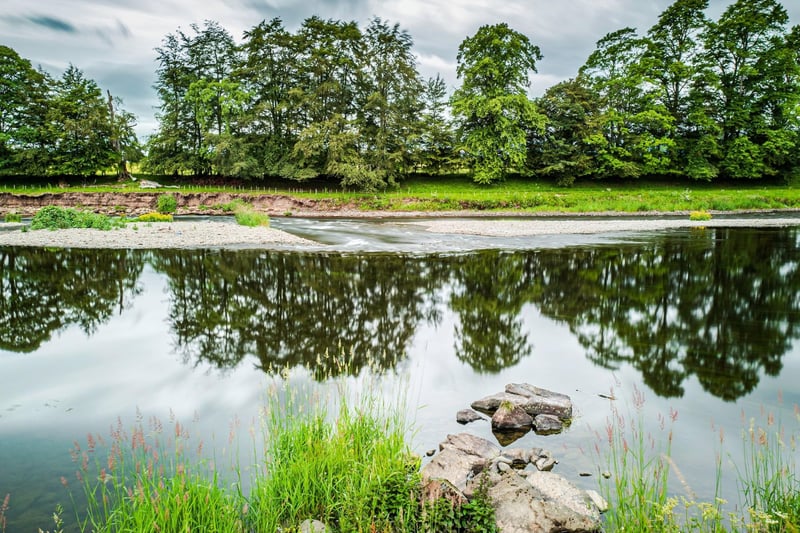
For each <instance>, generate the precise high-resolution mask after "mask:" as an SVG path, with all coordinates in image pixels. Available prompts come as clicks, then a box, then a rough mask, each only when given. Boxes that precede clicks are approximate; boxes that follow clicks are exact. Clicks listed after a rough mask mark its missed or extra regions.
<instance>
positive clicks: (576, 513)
mask: <svg viewBox="0 0 800 533" xmlns="http://www.w3.org/2000/svg"><path fill="white" fill-rule="evenodd" d="M439 450H440V451H439V453H438V454H436V456H435V457H434V458H433V459H432V460H431V462H430V463H428V464H427V465H425V467H424V468H423V469H422V472H421V474H422V479H423V482H424V490H423V496H424V497H425V498H428V499H431V500H435V499H437V498H440V497H444V498H447V499H448V500H449V501H451V502H452V503H453V504H454V505H462V504H463V503H465V502H467V501H469V499H470V498H472V497H473V496H474V494H475V493H476V491H477V490H478V489H479V487H480V485H481V483H484V484H485V485H484V488H485V490H486V491H487V492H486V495H487V497H488V498H489V500H490V501H491V503H492V506H493V507H494V511H495V520H496V521H497V526H498V529H499V530H500V531H503V532H504V533H534V532H535V533H541V532H556V531H558V532H593V531H601V523H600V513H601V512H602V511H605V507H606V505H605V502H603V499H602V497H601V496H600V495H599V494H597V493H596V492H594V491H584V490H581V489H579V488H577V487H575V486H574V485H573V484H572V483H570V482H569V481H567V480H566V479H564V478H563V477H561V476H559V475H558V474H554V473H553V472H551V471H550V470H551V469H552V468H553V466H554V465H555V464H556V461H555V460H554V459H553V457H552V455H551V454H550V453H549V452H547V451H545V450H542V449H540V448H533V449H522V448H514V449H506V450H501V449H500V448H499V447H498V446H496V445H495V444H493V443H491V442H489V441H488V440H486V439H482V438H480V437H476V436H474V435H470V434H467V433H460V434H458V435H448V436H447V438H446V439H445V440H444V441H443V442H442V443H441V444H440V445H439Z"/></svg>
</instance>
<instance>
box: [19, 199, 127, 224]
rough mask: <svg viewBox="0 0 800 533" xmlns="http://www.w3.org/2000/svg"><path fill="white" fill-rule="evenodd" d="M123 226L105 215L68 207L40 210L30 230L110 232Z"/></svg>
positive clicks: (32, 221)
mask: <svg viewBox="0 0 800 533" xmlns="http://www.w3.org/2000/svg"><path fill="white" fill-rule="evenodd" d="M122 226H124V222H122V221H121V220H120V219H117V218H111V217H108V216H106V215H100V214H96V213H91V212H89V211H79V210H77V209H73V208H70V207H67V208H64V207H57V206H53V205H50V206H47V207H43V208H41V209H40V210H39V211H38V212H37V213H36V214H35V215H34V216H33V220H31V226H30V227H31V229H32V230H39V229H49V230H56V229H69V228H92V229H99V230H110V229H115V228H120V227H122Z"/></svg>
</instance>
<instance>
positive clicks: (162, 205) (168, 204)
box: [156, 194, 178, 215]
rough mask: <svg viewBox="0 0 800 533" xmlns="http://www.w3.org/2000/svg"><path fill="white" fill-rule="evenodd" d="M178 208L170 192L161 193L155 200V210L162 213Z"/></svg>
mask: <svg viewBox="0 0 800 533" xmlns="http://www.w3.org/2000/svg"><path fill="white" fill-rule="evenodd" d="M177 209H178V200H177V199H175V197H174V196H173V195H171V194H162V195H160V196H159V197H158V199H157V200H156V211H158V212H159V213H161V214H162V215H166V214H170V213H174V212H175V211H176V210H177Z"/></svg>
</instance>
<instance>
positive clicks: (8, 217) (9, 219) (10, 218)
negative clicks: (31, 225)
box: [3, 212, 22, 222]
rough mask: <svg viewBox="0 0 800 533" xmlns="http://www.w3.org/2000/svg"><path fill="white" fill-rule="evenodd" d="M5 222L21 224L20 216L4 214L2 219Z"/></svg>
mask: <svg viewBox="0 0 800 533" xmlns="http://www.w3.org/2000/svg"><path fill="white" fill-rule="evenodd" d="M3 220H5V221H6V222H22V215H20V214H18V213H14V212H9V213H6V214H5V216H4V217H3Z"/></svg>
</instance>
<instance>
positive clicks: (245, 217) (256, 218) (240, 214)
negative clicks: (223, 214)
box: [234, 209, 269, 228]
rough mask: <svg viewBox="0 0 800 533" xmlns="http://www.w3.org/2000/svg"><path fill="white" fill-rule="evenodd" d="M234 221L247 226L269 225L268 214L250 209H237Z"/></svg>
mask: <svg viewBox="0 0 800 533" xmlns="http://www.w3.org/2000/svg"><path fill="white" fill-rule="evenodd" d="M234 216H235V217H236V223H237V224H239V225H240V226H249V227H252V228H255V227H258V226H264V227H269V216H268V215H266V214H264V213H258V212H256V211H253V210H252V209H240V210H237V211H236V213H235V215H234Z"/></svg>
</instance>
